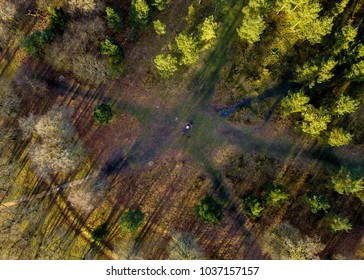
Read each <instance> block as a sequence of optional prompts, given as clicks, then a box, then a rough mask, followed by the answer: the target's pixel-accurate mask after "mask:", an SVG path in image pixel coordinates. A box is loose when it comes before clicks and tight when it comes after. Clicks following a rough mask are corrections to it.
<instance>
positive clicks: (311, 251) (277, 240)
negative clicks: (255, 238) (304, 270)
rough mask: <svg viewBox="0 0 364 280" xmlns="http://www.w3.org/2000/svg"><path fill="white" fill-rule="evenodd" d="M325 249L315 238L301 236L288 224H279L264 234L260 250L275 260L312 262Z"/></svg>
mask: <svg viewBox="0 0 364 280" xmlns="http://www.w3.org/2000/svg"><path fill="white" fill-rule="evenodd" d="M324 248H325V245H324V244H322V243H321V242H320V240H319V239H318V238H317V237H309V236H303V235H302V234H301V232H300V231H299V230H298V229H297V228H295V227H293V226H291V225H290V224H288V223H285V222H282V223H280V224H279V225H278V226H277V227H276V228H275V229H274V230H272V231H269V232H266V233H265V235H264V237H263V240H262V249H263V251H265V253H268V254H269V255H271V257H272V258H273V259H276V260H314V259H319V257H318V254H319V253H320V252H321V251H322V250H323V249H324Z"/></svg>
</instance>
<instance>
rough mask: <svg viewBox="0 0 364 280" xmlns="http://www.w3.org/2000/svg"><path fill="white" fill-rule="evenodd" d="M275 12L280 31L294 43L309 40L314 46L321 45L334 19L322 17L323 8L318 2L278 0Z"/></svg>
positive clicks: (316, 0) (313, 0) (314, 0)
mask: <svg viewBox="0 0 364 280" xmlns="http://www.w3.org/2000/svg"><path fill="white" fill-rule="evenodd" d="M274 11H275V12H276V14H277V22H278V29H279V31H280V32H281V33H283V34H284V35H285V36H286V37H289V38H290V39H291V40H292V42H295V41H297V40H308V41H309V42H310V43H312V44H315V43H320V42H321V38H322V37H323V36H324V35H326V34H329V33H330V31H331V28H332V18H329V17H325V16H322V17H320V13H321V11H322V7H321V5H320V3H319V1H318V0H312V1H307V0H277V1H276V4H275V7H274ZM313 30H314V32H313Z"/></svg>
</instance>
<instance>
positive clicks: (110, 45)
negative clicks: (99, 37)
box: [100, 38, 124, 58]
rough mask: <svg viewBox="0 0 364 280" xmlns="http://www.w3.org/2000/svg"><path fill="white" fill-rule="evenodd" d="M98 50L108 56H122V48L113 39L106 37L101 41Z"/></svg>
mask: <svg viewBox="0 0 364 280" xmlns="http://www.w3.org/2000/svg"><path fill="white" fill-rule="evenodd" d="M100 52H101V54H103V55H106V56H109V57H112V56H116V57H122V58H124V51H123V49H122V48H121V47H120V45H119V44H118V43H117V42H116V41H115V40H114V39H108V38H106V39H105V41H103V42H101V44H100Z"/></svg>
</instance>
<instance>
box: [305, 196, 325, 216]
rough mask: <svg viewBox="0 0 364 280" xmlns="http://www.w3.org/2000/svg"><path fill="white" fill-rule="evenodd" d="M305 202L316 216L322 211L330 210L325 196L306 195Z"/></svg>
mask: <svg viewBox="0 0 364 280" xmlns="http://www.w3.org/2000/svg"><path fill="white" fill-rule="evenodd" d="M303 201H304V202H305V203H307V204H308V206H309V207H310V209H311V212H312V213H314V214H316V213H317V212H319V211H321V210H323V211H325V212H326V211H327V209H329V208H330V204H329V202H328V200H327V199H326V198H325V197H324V196H322V195H319V194H306V195H305V196H304V197H303Z"/></svg>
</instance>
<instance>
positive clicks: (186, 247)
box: [168, 232, 204, 260]
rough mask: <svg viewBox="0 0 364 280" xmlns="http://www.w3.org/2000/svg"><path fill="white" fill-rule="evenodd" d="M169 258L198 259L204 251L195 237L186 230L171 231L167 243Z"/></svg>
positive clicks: (202, 255) (202, 256) (201, 257)
mask: <svg viewBox="0 0 364 280" xmlns="http://www.w3.org/2000/svg"><path fill="white" fill-rule="evenodd" d="M168 252H169V258H170V259H173V260H198V259H203V258H204V253H203V250H202V248H201V247H200V245H199V244H198V243H197V241H196V239H195V237H194V236H193V235H192V234H191V233H188V232H176V233H173V235H172V239H171V241H170V243H169V245H168Z"/></svg>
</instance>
